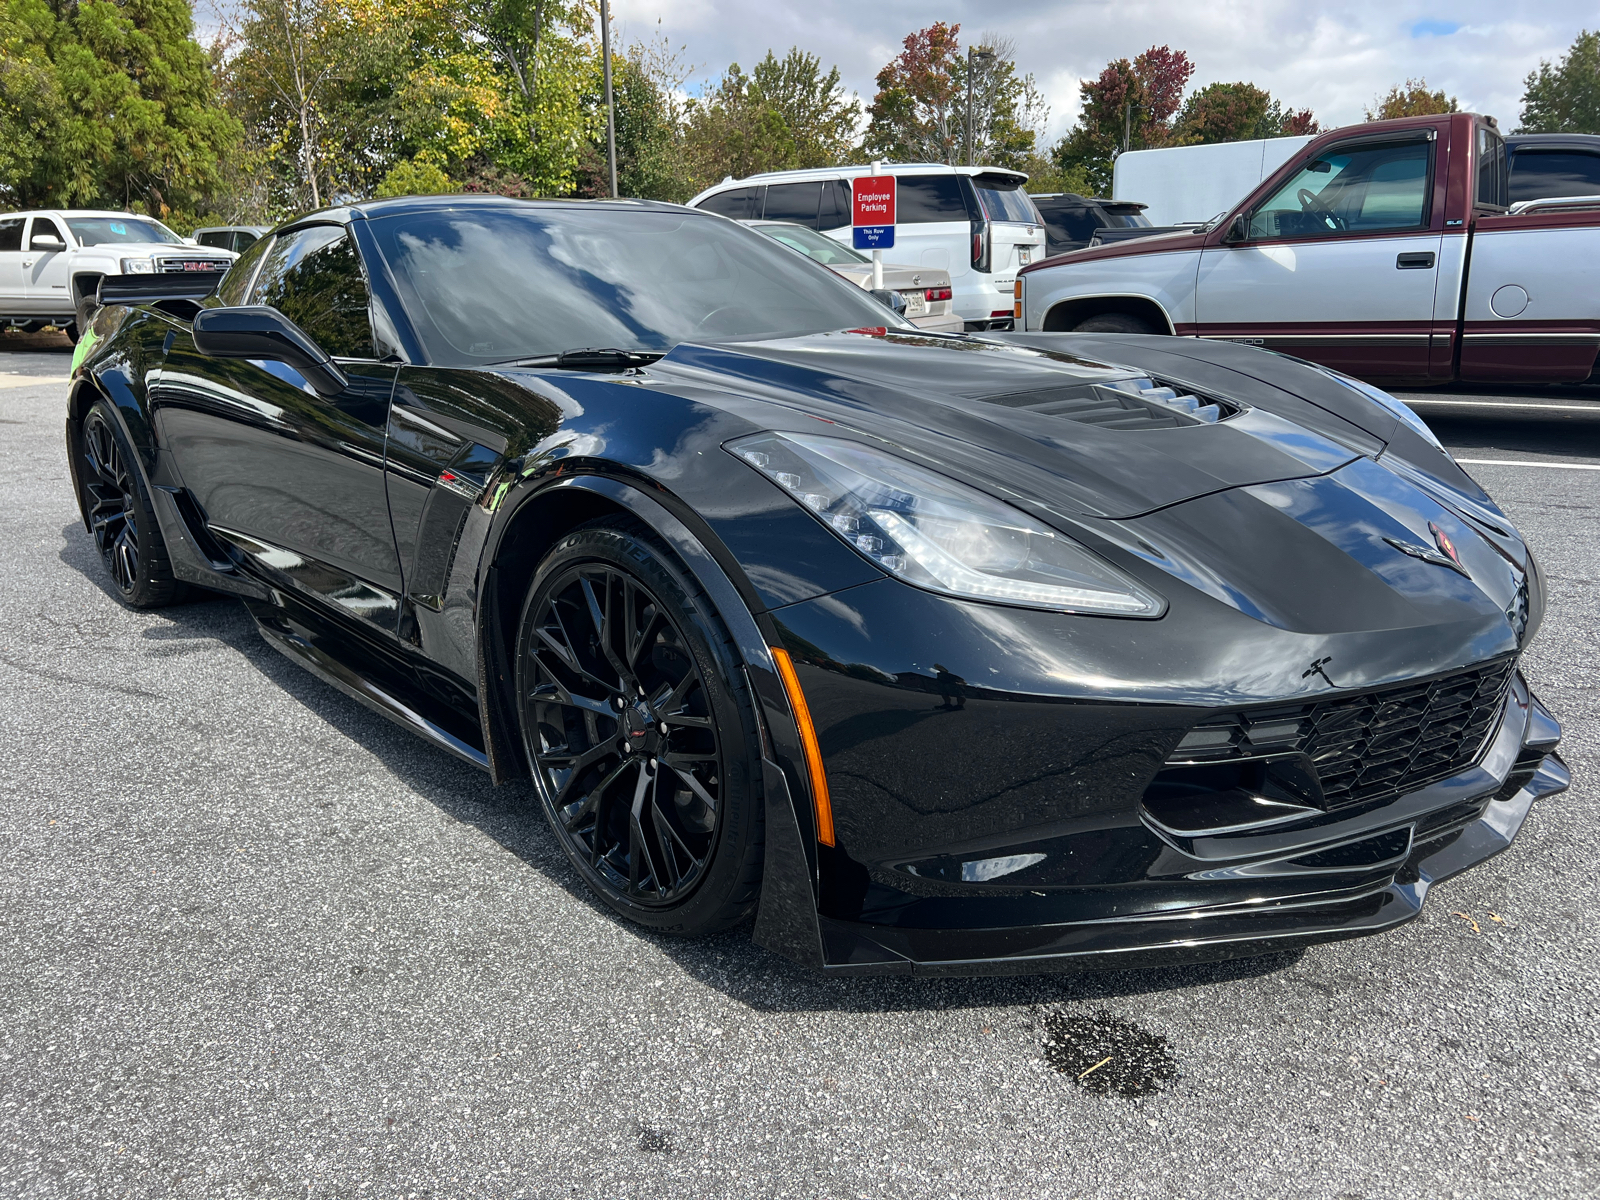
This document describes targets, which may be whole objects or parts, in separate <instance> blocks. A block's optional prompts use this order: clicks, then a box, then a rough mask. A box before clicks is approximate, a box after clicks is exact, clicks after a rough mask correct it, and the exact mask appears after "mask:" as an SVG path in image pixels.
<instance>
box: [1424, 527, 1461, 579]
mask: <svg viewBox="0 0 1600 1200" xmlns="http://www.w3.org/2000/svg"><path fill="white" fill-rule="evenodd" d="M1428 532H1429V533H1431V534H1433V544H1434V545H1435V546H1437V547H1439V553H1440V554H1442V555H1444V556H1445V557H1446V558H1448V559H1449V560H1450V561H1451V562H1453V563H1455V565H1456V566H1458V567H1460V568H1461V569H1462V570H1463V571H1465V570H1466V569H1467V568H1466V564H1465V563H1463V562H1462V561H1461V555H1459V554H1457V553H1456V544H1455V543H1454V542H1452V541H1451V540H1450V535H1449V534H1448V533H1446V532H1445V531H1444V530H1442V529H1440V528H1439V527H1438V526H1437V525H1435V524H1434V523H1433V522H1432V521H1429V522H1428Z"/></svg>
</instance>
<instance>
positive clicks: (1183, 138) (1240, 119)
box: [1171, 83, 1318, 146]
mask: <svg viewBox="0 0 1600 1200" xmlns="http://www.w3.org/2000/svg"><path fill="white" fill-rule="evenodd" d="M1317 128H1318V125H1317V119H1316V118H1315V117H1314V116H1312V114H1311V110H1310V109H1309V108H1307V109H1302V110H1300V111H1299V112H1287V111H1285V110H1284V107H1283V105H1282V103H1281V102H1279V101H1277V100H1274V99H1273V98H1272V94H1271V93H1270V92H1267V91H1265V90H1264V89H1262V88H1258V87H1256V86H1255V84H1253V83H1210V84H1207V85H1206V86H1205V87H1203V88H1201V89H1200V90H1199V91H1197V92H1191V93H1190V94H1189V96H1188V98H1187V99H1186V100H1184V102H1183V108H1182V109H1181V110H1180V112H1179V113H1178V119H1177V120H1176V121H1175V122H1174V123H1173V126H1172V135H1171V136H1172V141H1173V143H1174V144H1176V145H1180V146H1187V145H1195V144H1200V143H1208V142H1243V141H1249V140H1251V139H1253V138H1273V137H1288V136H1295V135H1305V134H1311V133H1315V132H1316V131H1317Z"/></svg>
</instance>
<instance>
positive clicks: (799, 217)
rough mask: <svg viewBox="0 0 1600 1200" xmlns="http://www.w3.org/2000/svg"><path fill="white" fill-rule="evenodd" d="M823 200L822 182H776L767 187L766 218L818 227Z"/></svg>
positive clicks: (813, 227)
mask: <svg viewBox="0 0 1600 1200" xmlns="http://www.w3.org/2000/svg"><path fill="white" fill-rule="evenodd" d="M821 201H822V184H820V183H774V184H771V185H769V186H768V187H767V207H766V218H767V220H769V221H793V222H794V223H795V224H797V225H804V226H806V227H807V228H809V229H815V228H816V227H817V207H818V205H819V204H820V203H821Z"/></svg>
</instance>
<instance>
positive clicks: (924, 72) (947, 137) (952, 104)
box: [867, 21, 965, 162]
mask: <svg viewBox="0 0 1600 1200" xmlns="http://www.w3.org/2000/svg"><path fill="white" fill-rule="evenodd" d="M960 32H961V26H960V25H959V24H957V25H946V24H945V23H944V22H943V21H935V22H934V23H933V24H932V25H929V26H928V27H927V28H926V29H919V30H917V31H916V32H915V33H912V34H907V35H906V40H905V43H904V46H905V48H904V49H903V50H901V52H900V53H899V54H897V55H896V56H895V57H894V59H893V60H891V61H890V62H889V63H888V64H886V65H885V66H884V68H883V70H881V71H879V72H878V94H877V95H876V96H874V97H873V98H872V107H871V108H870V109H869V110H868V114H869V115H870V117H871V124H870V125H869V126H868V128H867V148H868V150H869V152H871V153H876V154H880V155H881V156H882V157H884V158H888V159H895V160H899V161H902V162H907V161H915V160H918V159H921V160H924V161H932V162H954V161H955V158H954V156H955V155H956V154H957V153H958V150H959V146H960V142H961V136H962V123H961V117H962V112H961V108H960V100H961V84H962V75H963V74H964V72H963V71H962V68H963V67H964V66H965V64H964V63H963V62H962V59H961V47H960V43H959V42H958V41H957V35H958V34H959V33H960Z"/></svg>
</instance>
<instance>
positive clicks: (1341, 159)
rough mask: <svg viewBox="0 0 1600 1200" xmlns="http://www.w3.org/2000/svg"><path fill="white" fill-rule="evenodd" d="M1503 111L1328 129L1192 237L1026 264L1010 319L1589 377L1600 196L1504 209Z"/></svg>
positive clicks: (1444, 366) (1510, 372) (1484, 370)
mask: <svg viewBox="0 0 1600 1200" xmlns="http://www.w3.org/2000/svg"><path fill="white" fill-rule="evenodd" d="M1506 178H1507V168H1506V150H1505V142H1504V141H1503V140H1502V138H1501V137H1500V134H1499V132H1498V130H1497V129H1496V126H1495V122H1494V119H1493V118H1492V117H1484V116H1479V115H1477V114H1475V113H1451V114H1447V115H1442V116H1432V117H1410V118H1406V119H1404V120H1399V121H1374V122H1371V123H1369V124H1366V125H1357V126H1351V127H1348V128H1345V129H1338V130H1334V131H1333V132H1331V133H1328V134H1325V135H1324V136H1322V137H1320V138H1317V139H1316V140H1315V141H1313V142H1311V143H1310V144H1309V145H1307V146H1306V147H1305V148H1304V149H1303V150H1301V151H1300V152H1299V153H1298V154H1296V155H1295V156H1294V157H1293V158H1291V159H1290V160H1289V161H1288V162H1287V163H1285V164H1284V165H1283V166H1282V167H1281V168H1279V170H1278V171H1277V172H1276V173H1275V174H1273V175H1272V176H1271V177H1270V178H1268V179H1267V180H1266V181H1265V182H1263V183H1262V184H1261V186H1260V187H1258V188H1257V189H1256V190H1255V191H1254V192H1252V193H1251V194H1250V195H1249V196H1248V197H1246V198H1245V199H1244V201H1243V202H1242V203H1240V204H1239V205H1238V206H1236V207H1235V208H1234V209H1233V210H1232V211H1231V212H1229V213H1227V214H1226V215H1225V216H1223V217H1221V218H1220V219H1218V220H1217V221H1214V222H1212V223H1211V224H1209V225H1207V226H1204V227H1202V228H1200V229H1198V230H1195V231H1194V232H1188V233H1170V234H1164V235H1160V236H1156V237H1149V238H1141V239H1139V240H1137V241H1131V242H1122V243H1118V244H1115V245H1110V246H1102V247H1098V248H1091V249H1087V250H1078V251H1075V252H1072V253H1069V254H1061V255H1057V256H1055V257H1053V258H1047V259H1044V260H1042V261H1040V262H1038V263H1034V264H1033V265H1031V266H1028V267H1025V268H1023V270H1022V272H1021V273H1020V276H1019V278H1018V281H1017V327H1018V328H1019V329H1027V330H1039V331H1071V330H1082V331H1085V332H1091V331H1092V332H1101V333H1106V332H1119V333H1164V334H1177V335H1179V336H1190V337H1203V338H1220V339H1224V340H1229V341H1237V342H1246V343H1249V344H1251V345H1257V346H1263V347H1266V348H1269V349H1273V350H1281V351H1283V352H1285V353H1287V354H1292V355H1295V356H1297V357H1300V358H1305V359H1310V360H1311V361H1313V362H1318V363H1322V364H1324V365H1326V366H1329V367H1334V368H1336V369H1338V370H1341V371H1345V372H1348V373H1349V374H1352V375H1357V376H1360V377H1362V378H1365V379H1371V380H1375V381H1383V382H1393V383H1400V382H1403V383H1408V384H1413V385H1416V384H1430V383H1434V384H1437V383H1449V382H1453V381H1456V380H1468V381H1483V382H1492V381H1518V382H1535V383H1546V382H1559V381H1575V380H1584V379H1588V378H1589V377H1590V376H1591V375H1592V374H1593V373H1594V371H1595V355H1596V352H1597V350H1600V283H1597V280H1596V274H1595V263H1596V262H1600V196H1587V197H1570V196H1569V197H1563V198H1560V199H1552V200H1533V201H1524V202H1521V203H1519V204H1515V205H1510V206H1508V205H1507V203H1506V198H1507V197H1506Z"/></svg>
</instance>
